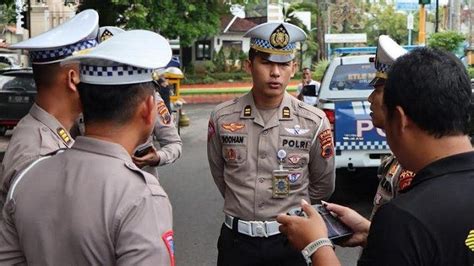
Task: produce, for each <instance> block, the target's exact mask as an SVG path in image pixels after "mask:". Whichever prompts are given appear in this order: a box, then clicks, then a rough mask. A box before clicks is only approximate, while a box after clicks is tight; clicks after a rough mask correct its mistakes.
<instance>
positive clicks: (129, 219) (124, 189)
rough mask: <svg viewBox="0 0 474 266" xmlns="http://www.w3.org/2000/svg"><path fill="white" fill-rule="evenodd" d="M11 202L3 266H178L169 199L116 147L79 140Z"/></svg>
mask: <svg viewBox="0 0 474 266" xmlns="http://www.w3.org/2000/svg"><path fill="white" fill-rule="evenodd" d="M8 195H9V196H8V198H7V203H6V205H5V208H4V209H3V216H4V222H3V223H1V224H0V264H2V265H13V264H14V263H20V264H23V263H27V264H29V265H174V256H173V235H172V234H173V231H172V211H171V205H170V202H169V199H168V196H167V194H166V193H165V191H164V190H163V188H162V187H161V185H160V184H159V182H158V180H157V179H156V178H154V177H153V176H152V175H150V174H148V173H145V172H143V171H141V170H140V169H138V168H137V167H136V166H135V164H133V162H132V160H131V158H130V156H129V154H128V153H127V152H126V151H125V149H123V147H122V146H120V145H118V144H115V143H111V142H106V141H102V140H97V139H93V138H88V137H78V138H77V141H76V143H75V144H74V146H73V147H72V148H71V149H68V150H66V151H64V152H62V153H59V154H57V155H55V156H53V157H49V158H46V159H44V160H42V161H39V162H38V163H37V164H36V165H34V166H33V167H32V168H31V169H30V170H29V171H27V172H26V174H25V175H23V176H21V175H20V176H19V177H16V179H15V181H14V182H13V183H12V189H11V190H10V192H9V194H8Z"/></svg>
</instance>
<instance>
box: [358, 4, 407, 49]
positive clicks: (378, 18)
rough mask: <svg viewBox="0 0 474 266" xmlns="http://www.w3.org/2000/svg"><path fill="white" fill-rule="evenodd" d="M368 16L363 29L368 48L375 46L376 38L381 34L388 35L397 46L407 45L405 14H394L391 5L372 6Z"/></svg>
mask: <svg viewBox="0 0 474 266" xmlns="http://www.w3.org/2000/svg"><path fill="white" fill-rule="evenodd" d="M370 14H371V18H369V20H368V22H367V25H366V28H365V32H367V44H368V45H369V46H375V45H376V44H377V39H378V37H379V36H380V35H382V34H386V35H390V37H391V38H392V39H394V40H395V41H396V42H397V43H399V44H402V45H405V44H407V36H408V30H407V27H406V21H407V16H406V14H404V13H400V12H396V10H395V8H394V7H393V5H387V6H376V5H373V6H372V7H371V8H370ZM415 28H416V26H415Z"/></svg>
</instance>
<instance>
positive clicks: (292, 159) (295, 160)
mask: <svg viewBox="0 0 474 266" xmlns="http://www.w3.org/2000/svg"><path fill="white" fill-rule="evenodd" d="M300 160H301V156H299V155H296V154H292V155H290V156H289V157H288V161H290V163H291V164H297V163H298V162H299V161H300Z"/></svg>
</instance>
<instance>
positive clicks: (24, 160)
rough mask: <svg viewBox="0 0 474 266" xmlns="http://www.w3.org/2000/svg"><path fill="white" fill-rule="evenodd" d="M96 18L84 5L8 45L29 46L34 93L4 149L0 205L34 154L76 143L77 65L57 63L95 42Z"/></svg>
mask: <svg viewBox="0 0 474 266" xmlns="http://www.w3.org/2000/svg"><path fill="white" fill-rule="evenodd" d="M98 22H99V16H98V14H97V12H96V11H94V10H85V11H83V12H81V13H79V14H77V15H76V16H75V17H73V18H72V19H70V20H69V21H67V22H65V23H63V24H61V25H59V26H58V27H56V28H54V29H52V30H50V31H48V32H46V33H43V34H41V35H38V36H36V37H34V38H31V39H28V40H26V41H23V42H20V43H18V44H14V45H12V46H10V48H12V49H25V50H28V51H29V53H30V59H31V62H32V63H33V76H34V79H35V83H36V87H37V90H38V94H37V96H36V100H35V103H34V104H33V106H32V107H31V109H30V112H29V113H28V114H27V115H26V116H25V117H24V118H23V119H22V120H20V122H19V123H18V125H17V126H16V128H15V130H14V131H13V135H12V137H11V139H10V143H9V145H8V148H7V150H6V152H5V156H4V158H3V161H2V165H1V167H0V180H1V181H2V182H1V185H0V207H3V203H4V201H5V197H6V193H7V191H8V188H9V186H10V181H11V178H12V177H13V176H14V175H16V174H17V173H18V172H19V171H20V170H21V169H23V168H25V167H26V166H27V165H28V164H30V163H31V162H32V161H34V160H36V159H37V158H39V157H41V156H44V155H46V154H49V153H51V152H54V151H56V150H58V149H62V148H70V147H71V146H72V144H73V143H74V140H73V138H72V137H71V136H70V134H69V129H70V128H71V127H72V125H73V124H74V121H75V119H76V118H77V116H78V115H79V113H80V112H81V107H80V101H79V95H78V93H77V84H78V83H79V73H78V65H77V64H71V65H68V66H61V65H60V62H61V61H62V60H63V59H65V58H67V57H68V56H70V55H72V54H73V53H74V52H77V51H80V50H84V49H87V48H90V47H93V46H95V45H96V44H97V41H96V37H97V29H98Z"/></svg>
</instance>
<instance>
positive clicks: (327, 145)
mask: <svg viewBox="0 0 474 266" xmlns="http://www.w3.org/2000/svg"><path fill="white" fill-rule="evenodd" d="M318 139H319V143H320V145H321V157H323V158H325V159H328V158H331V157H332V156H333V155H334V145H333V141H332V132H331V129H326V130H324V131H323V132H321V133H320V134H319V136H318Z"/></svg>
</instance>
